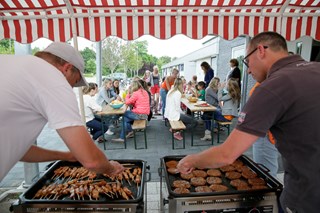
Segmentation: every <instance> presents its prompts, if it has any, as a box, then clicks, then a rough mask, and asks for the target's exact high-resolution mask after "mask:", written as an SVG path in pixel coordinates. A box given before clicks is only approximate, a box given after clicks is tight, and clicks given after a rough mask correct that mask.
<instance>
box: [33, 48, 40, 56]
mask: <svg viewBox="0 0 320 213" xmlns="http://www.w3.org/2000/svg"><path fill="white" fill-rule="evenodd" d="M39 51H40V49H39V47H35V48H33V49H32V50H31V52H32V55H34V54H35V53H36V52H39Z"/></svg>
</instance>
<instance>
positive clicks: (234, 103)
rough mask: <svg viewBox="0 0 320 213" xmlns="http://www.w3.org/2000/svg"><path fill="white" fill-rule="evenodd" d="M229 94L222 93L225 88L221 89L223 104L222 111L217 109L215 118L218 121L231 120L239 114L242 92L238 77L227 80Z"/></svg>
mask: <svg viewBox="0 0 320 213" xmlns="http://www.w3.org/2000/svg"><path fill="white" fill-rule="evenodd" d="M226 89H227V91H228V93H227V94H224V95H222V92H223V90H222V89H219V92H218V99H219V102H221V103H222V104H220V106H221V111H220V110H216V111H215V113H214V119H215V120H218V121H222V122H225V121H231V120H232V119H233V118H234V117H237V116H238V106H239V103H240V98H241V92H240V87H239V84H238V81H237V79H234V78H230V79H229V80H228V82H227V85H226Z"/></svg>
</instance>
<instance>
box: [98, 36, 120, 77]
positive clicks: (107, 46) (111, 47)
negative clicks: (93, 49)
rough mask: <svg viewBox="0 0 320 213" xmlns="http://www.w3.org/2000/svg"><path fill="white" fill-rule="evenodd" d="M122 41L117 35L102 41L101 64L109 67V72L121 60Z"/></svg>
mask: <svg viewBox="0 0 320 213" xmlns="http://www.w3.org/2000/svg"><path fill="white" fill-rule="evenodd" d="M121 46H122V42H121V40H120V39H118V38H117V37H108V38H106V39H105V40H104V41H103V42H102V50H101V52H102V66H106V67H107V68H109V69H110V71H111V74H113V72H114V71H115V70H116V68H117V67H118V66H119V65H120V63H121V61H122V55H121V53H122V51H121V49H122V48H121Z"/></svg>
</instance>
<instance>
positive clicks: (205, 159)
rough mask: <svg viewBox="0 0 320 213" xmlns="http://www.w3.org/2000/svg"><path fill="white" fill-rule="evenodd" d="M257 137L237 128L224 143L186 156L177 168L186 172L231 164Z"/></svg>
mask: <svg viewBox="0 0 320 213" xmlns="http://www.w3.org/2000/svg"><path fill="white" fill-rule="evenodd" d="M257 139H258V136H255V135H251V134H249V133H245V132H242V131H240V130H237V129H235V130H233V131H232V132H231V134H230V136H229V137H228V138H227V140H226V141H225V142H224V143H223V144H221V145H219V146H215V147H211V148H209V149H207V150H204V151H202V152H199V153H197V154H192V155H188V156H186V157H184V158H183V159H182V160H180V161H179V164H178V165H177V169H178V171H179V172H180V173H182V174H186V173H190V172H191V171H192V170H193V169H194V168H219V167H222V166H225V165H228V164H231V163H233V162H234V161H235V160H236V159H237V158H238V157H239V156H240V155H241V154H242V153H243V152H245V151H246V150H247V149H248V148H249V147H250V146H251V145H252V144H253V143H254V142H255V141H256V140H257Z"/></svg>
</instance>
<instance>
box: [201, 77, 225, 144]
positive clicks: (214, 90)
mask: <svg viewBox="0 0 320 213" xmlns="http://www.w3.org/2000/svg"><path fill="white" fill-rule="evenodd" d="M219 85H220V79H219V78H217V77H214V78H212V79H211V81H210V83H209V85H208V87H207V88H206V93H205V94H206V102H207V103H208V104H210V105H212V106H215V107H218V105H219V100H218V90H219ZM213 114H214V112H204V113H203V115H202V117H201V118H202V119H203V120H204V123H205V127H206V130H205V132H204V137H203V138H201V139H200V140H203V141H204V140H211V119H212V118H213Z"/></svg>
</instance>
